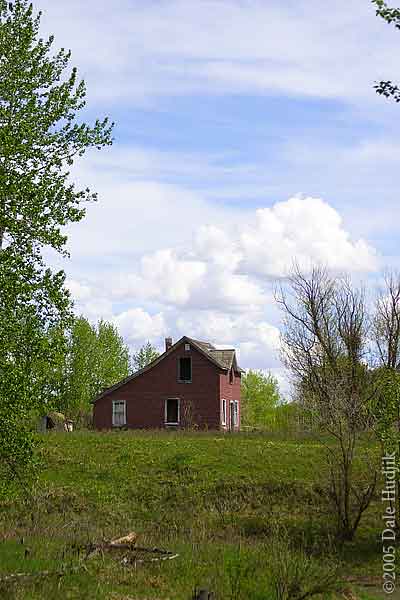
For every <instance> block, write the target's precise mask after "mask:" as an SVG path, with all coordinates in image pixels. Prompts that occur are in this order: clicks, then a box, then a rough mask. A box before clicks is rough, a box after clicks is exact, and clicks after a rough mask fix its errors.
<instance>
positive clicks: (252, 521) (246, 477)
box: [0, 432, 382, 600]
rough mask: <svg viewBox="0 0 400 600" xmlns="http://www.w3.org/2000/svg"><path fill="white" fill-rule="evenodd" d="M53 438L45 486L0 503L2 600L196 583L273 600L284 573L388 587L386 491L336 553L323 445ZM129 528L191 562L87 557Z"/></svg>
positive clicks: (167, 592) (160, 592)
mask: <svg viewBox="0 0 400 600" xmlns="http://www.w3.org/2000/svg"><path fill="white" fill-rule="evenodd" d="M43 441H44V450H43V457H42V458H43V468H42V471H41V476H40V481H39V483H38V485H37V487H36V489H35V492H34V493H33V494H30V495H28V496H25V497H24V496H21V497H20V498H18V499H17V500H16V501H15V500H8V501H7V500H4V501H3V502H2V503H1V505H0V597H1V598H16V599H19V598H21V599H31V598H32V599H33V598H35V599H36V598H46V599H52V598H90V599H92V598H93V599H94V598H96V599H97V598H98V599H115V600H122V599H126V600H128V599H131V600H133V599H137V600H139V599H140V600H145V599H148V600H150V599H164V600H165V599H167V598H168V599H170V600H186V599H188V600H189V598H190V597H191V592H192V590H193V588H194V587H195V586H196V585H197V586H199V587H206V588H209V589H211V590H213V591H214V592H215V593H216V598H217V599H224V600H225V599H227V600H242V599H243V600H245V599H247V600H248V599H250V600H269V599H272V598H274V597H276V596H274V594H275V591H274V590H273V589H272V588H273V582H274V578H275V579H276V578H277V573H280V577H283V576H284V577H286V579H290V578H292V579H293V577H294V573H295V572H296V569H297V571H298V572H299V573H300V572H301V573H303V575H304V583H303V584H301V585H303V586H307V585H308V586H312V585H313V582H316V584H318V581H321V582H322V581H323V580H327V578H328V577H332V579H335V580H336V581H337V582H339V580H340V579H342V578H343V577H344V578H345V579H346V578H347V579H348V578H350V577H351V578H355V579H357V578H358V579H359V581H360V582H361V581H362V580H363V578H365V577H368V579H369V580H370V579H371V578H374V577H375V578H378V581H379V576H380V569H381V557H380V545H379V535H380V531H381V527H382V526H381V522H380V511H381V506H380V501H379V496H378V495H377V498H376V499H375V501H374V502H373V504H372V506H371V507H370V508H369V510H368V512H367V513H366V515H365V517H364V520H363V522H362V525H361V527H360V529H359V532H358V535H357V538H356V540H355V541H354V542H352V543H349V544H347V545H345V546H344V547H343V548H339V549H338V548H337V547H336V548H333V547H332V545H331V543H330V540H331V537H332V531H333V526H334V523H333V521H332V519H333V517H334V515H333V514H332V510H331V508H330V507H329V506H328V505H327V504H326V501H325V500H324V497H323V494H322V488H323V486H324V483H325V480H326V479H325V474H324V467H323V460H322V456H323V446H322V445H321V444H320V443H319V442H317V441H315V440H312V439H307V438H305V439H298V440H288V439H284V438H280V437H279V436H276V437H271V436H266V435H261V434H246V435H243V434H241V435H222V434H215V433H214V434H211V433H205V434H202V433H195V434H194V433H193V434H189V433H179V434H177V433H168V432H160V433H155V432H152V433H150V432H149V433H145V432H143V433H142V432H140V433H131V432H122V433H87V432H82V433H79V432H77V433H73V434H53V433H52V434H49V435H47V436H44V437H43ZM366 444H367V442H366ZM369 450H370V452H371V453H374V452H376V449H374V448H373V447H372V446H371V447H370V448H369ZM362 472H363V467H362V465H361V463H360V467H359V474H358V476H359V477H360V478H361V477H362ZM131 531H135V532H136V533H137V534H138V540H137V544H138V545H140V546H143V547H157V548H165V549H167V550H169V551H173V552H174V553H178V554H179V556H178V557H177V558H175V559H173V560H165V561H161V562H144V563H138V564H136V566H135V565H132V564H130V565H125V564H122V562H121V558H123V555H124V553H123V552H122V556H121V553H118V552H114V551H113V552H109V551H107V550H104V551H102V552H101V551H100V552H97V554H94V555H93V556H89V557H87V555H88V554H89V552H90V550H91V549H93V546H94V545H95V544H96V543H100V542H101V541H102V540H109V539H112V538H115V537H118V536H122V535H124V534H126V533H128V532H131ZM128 554H129V553H128ZM130 556H131V555H130V554H129V556H128V558H127V559H126V560H128V559H129V557H130ZM150 556H151V555H149V557H150ZM46 570H47V571H50V573H49V574H47V575H43V576H37V577H21V578H13V579H11V580H7V581H4V580H3V581H2V580H1V577H2V576H3V578H4V575H5V574H10V573H16V572H23V573H38V572H42V571H46ZM336 570H337V572H336ZM351 585H352V584H350V583H345V584H344V586H345V588H347V589H348V590H349V589H350V588H351ZM355 585H356V587H355V588H354V590H358V588H357V584H355ZM371 589H372V588H371ZM355 593H356V594H357V595H356V597H359V598H363V599H367V598H368V599H369V598H371V599H372V598H378V597H379V596H378V594H375V593H374V592H372V591H370V592H367V591H365V592H361V591H356V592H355ZM323 597H327V596H323ZM338 597H343V596H342V594H341V595H339V596H338Z"/></svg>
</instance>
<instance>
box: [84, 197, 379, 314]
mask: <svg viewBox="0 0 400 600" xmlns="http://www.w3.org/2000/svg"><path fill="white" fill-rule="evenodd" d="M294 262H296V263H297V264H298V265H299V266H300V267H301V268H303V269H308V268H310V267H311V266H312V265H315V264H320V265H324V266H326V267H327V268H329V269H332V270H337V271H343V272H347V273H351V272H354V273H360V272H361V273H362V272H368V271H373V270H374V269H376V267H377V263H378V257H377V254H376V252H375V250H374V249H373V248H372V247H371V246H369V245H368V243H367V242H366V241H365V240H363V239H358V240H352V238H351V236H350V234H349V232H348V231H346V229H345V228H344V226H343V223H342V219H341V217H340V215H339V213H338V212H337V211H336V210H335V209H333V208H332V207H331V206H330V205H329V204H327V203H326V202H324V201H323V200H321V199H319V198H299V197H294V198H290V199H288V200H286V201H284V202H278V203H276V204H274V205H273V206H272V207H267V208H260V209H258V210H257V211H256V212H255V214H253V215H251V214H248V215H247V219H246V221H245V220H244V219H242V222H240V223H239V224H237V225H236V227H233V226H231V225H227V226H226V227H225V228H224V227H223V226H222V225H218V226H216V225H203V226H201V227H200V228H199V229H198V231H197V232H196V233H194V236H193V242H192V244H191V245H190V244H189V247H188V248H187V249H184V248H179V247H178V248H164V249H160V250H157V251H155V252H152V253H144V254H143V256H141V257H140V259H139V260H138V261H135V262H134V263H133V264H128V265H126V264H124V265H122V266H121V268H120V269H119V272H118V269H117V272H116V273H114V274H112V275H111V276H110V277H108V278H106V279H104V280H102V281H98V283H97V285H98V287H99V288H100V289H102V294H103V295H105V296H107V297H108V298H112V299H113V301H116V302H117V301H118V302H121V301H122V302H130V303H131V302H133V301H134V302H136V303H143V302H156V303H157V304H159V305H161V306H163V307H175V308H176V307H179V308H181V309H184V310H193V309H197V310H222V311H225V312H226V313H228V314H230V313H238V312H239V313H240V312H243V311H245V312H246V313H249V312H257V311H258V312H259V311H260V310H263V308H265V307H266V306H268V305H271V303H272V297H271V296H272V294H271V285H270V283H271V280H274V279H277V278H282V277H285V276H286V275H287V273H288V271H289V269H290V268H291V267H292V266H293V263H294ZM75 286H76V289H77V293H78V295H79V294H81V295H82V294H85V293H86V294H87V291H85V290H86V288H85V287H84V286H81V288H79V287H77V284H76V283H75Z"/></svg>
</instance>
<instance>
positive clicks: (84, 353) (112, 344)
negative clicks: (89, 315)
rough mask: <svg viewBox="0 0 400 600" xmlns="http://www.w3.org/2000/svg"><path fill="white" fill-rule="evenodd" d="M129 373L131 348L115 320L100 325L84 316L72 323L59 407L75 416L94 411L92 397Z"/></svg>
mask: <svg viewBox="0 0 400 600" xmlns="http://www.w3.org/2000/svg"><path fill="white" fill-rule="evenodd" d="M128 374H129V351H128V348H127V346H126V345H125V343H124V341H123V339H122V337H121V336H120V335H119V333H118V330H117V329H116V327H115V326H114V325H112V324H111V323H107V322H106V321H99V323H98V325H97V327H95V326H93V325H91V324H90V323H89V321H88V320H87V319H85V318H84V317H79V318H78V319H76V320H75V323H74V325H73V327H72V331H71V335H70V339H69V348H68V353H67V360H66V367H65V378H66V381H65V385H64V389H65V394H64V395H62V396H61V398H60V404H59V408H60V410H62V412H65V413H66V414H68V415H69V416H71V417H72V418H75V419H78V420H79V419H80V418H85V416H87V415H88V414H90V413H91V410H92V407H91V404H90V402H91V400H93V398H95V397H96V396H97V395H98V394H99V393H100V392H101V391H102V390H103V389H105V388H107V387H110V386H111V385H113V384H114V383H117V382H118V381H120V380H121V379H123V378H124V377H127V376H128Z"/></svg>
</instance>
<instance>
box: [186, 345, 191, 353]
mask: <svg viewBox="0 0 400 600" xmlns="http://www.w3.org/2000/svg"><path fill="white" fill-rule="evenodd" d="M185 352H190V344H185Z"/></svg>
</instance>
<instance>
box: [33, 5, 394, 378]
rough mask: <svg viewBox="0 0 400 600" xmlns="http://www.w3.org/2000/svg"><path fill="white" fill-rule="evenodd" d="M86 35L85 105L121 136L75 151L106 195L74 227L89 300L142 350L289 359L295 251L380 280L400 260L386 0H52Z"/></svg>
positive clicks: (56, 260) (75, 38) (81, 289)
mask: <svg viewBox="0 0 400 600" xmlns="http://www.w3.org/2000/svg"><path fill="white" fill-rule="evenodd" d="M35 7H36V8H40V9H41V10H42V11H43V17H42V33H43V35H47V34H50V33H53V34H54V36H55V48H59V47H66V48H70V49H71V51H72V60H71V65H75V66H77V67H78V72H79V75H80V76H81V77H82V78H84V79H85V81H86V83H87V88H88V95H87V107H86V109H85V112H84V115H83V117H84V118H85V120H86V121H88V122H92V121H93V120H94V119H95V118H97V117H103V116H105V115H108V116H109V117H110V118H111V119H112V120H113V121H115V123H116V125H115V129H114V144H113V146H112V147H111V148H106V149H103V150H102V151H100V152H99V151H95V150H93V151H90V152H88V153H87V154H86V155H85V157H84V158H83V159H81V160H80V162H79V163H77V164H76V165H75V167H74V170H73V173H72V177H73V179H74V181H76V182H77V183H78V184H79V185H81V186H83V187H86V186H89V187H90V188H91V189H93V191H96V192H97V193H98V197H99V198H98V202H97V203H96V204H91V205H89V206H88V208H87V215H86V218H85V220H84V221H82V222H81V223H79V224H74V225H73V226H71V227H70V228H69V229H68V235H69V241H68V250H69V252H70V258H69V259H61V258H60V257H57V256H55V255H53V254H51V253H49V254H48V260H49V261H50V262H51V263H52V264H53V265H54V266H56V267H60V268H63V269H64V270H65V272H66V274H67V284H68V287H69V289H70V290H71V293H72V296H73V298H74V301H75V310H76V312H77V313H79V314H83V315H85V316H87V317H88V318H89V319H90V320H91V321H93V322H96V321H97V320H98V319H100V318H104V319H107V320H109V321H112V322H114V323H115V324H116V325H117V326H118V328H119V330H120V332H121V334H122V335H123V337H124V339H125V341H126V342H127V343H128V344H129V346H130V347H131V348H132V349H137V348H139V347H140V346H141V345H142V344H143V343H144V342H146V341H147V340H149V341H151V342H152V343H153V344H155V345H156V346H157V347H159V348H160V349H162V348H163V344H164V338H165V337H166V336H171V337H173V339H174V340H177V339H178V338H179V337H181V336H182V335H187V336H189V337H193V338H197V339H204V340H207V341H210V342H212V343H214V344H216V345H217V346H221V347H235V348H236V349H237V350H238V354H239V359H240V364H241V366H242V367H243V368H254V369H265V370H270V371H271V372H272V373H274V374H275V375H276V376H277V377H278V379H279V381H280V382H281V385H282V387H283V388H285V385H286V383H285V382H286V376H285V373H284V371H283V368H282V365H281V363H280V360H279V330H280V324H281V314H280V312H279V310H278V308H277V305H276V302H275V301H274V290H275V289H276V286H277V285H279V283H280V282H282V281H284V278H285V275H287V273H288V271H289V270H290V268H291V266H292V264H293V261H294V260H295V261H297V263H298V264H300V265H301V266H302V267H304V268H309V266H310V265H311V264H323V265H326V266H328V267H329V268H331V269H334V270H335V271H338V272H341V273H346V274H348V275H349V276H351V277H354V278H357V281H365V282H366V283H367V284H368V285H370V286H371V287H373V286H375V285H376V284H377V281H379V274H380V273H381V272H382V270H383V269H385V268H398V267H399V266H400V265H399V262H400V261H399V250H398V243H397V242H398V231H399V221H400V208H399V206H400V203H399V199H398V189H399V186H398V178H397V175H398V170H399V166H400V141H399V139H400V137H399V134H400V119H399V117H400V106H399V105H396V104H395V103H394V102H390V101H388V100H386V99H384V98H382V97H380V96H378V95H377V94H376V93H375V91H374V88H373V86H374V83H375V82H376V81H379V80H382V79H383V80H385V79H391V80H394V81H396V80H397V81H400V72H399V67H398V65H399V54H400V32H399V31H396V30H395V29H394V28H392V27H390V26H389V25H387V24H386V23H385V22H384V21H382V20H381V19H379V18H378V17H376V16H375V10H374V6H373V5H372V4H371V3H370V2H369V0H334V1H333V2H330V3H329V4H328V5H327V4H326V3H324V2H321V1H320V0H296V1H295V0H286V1H285V2H281V1H278V0H262V1H258V0H114V2H113V3H112V9H111V10H110V3H109V2H106V1H105V0H86V1H85V2H81V1H78V0H40V1H39V0H38V2H37V4H36V5H35Z"/></svg>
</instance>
